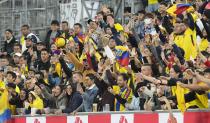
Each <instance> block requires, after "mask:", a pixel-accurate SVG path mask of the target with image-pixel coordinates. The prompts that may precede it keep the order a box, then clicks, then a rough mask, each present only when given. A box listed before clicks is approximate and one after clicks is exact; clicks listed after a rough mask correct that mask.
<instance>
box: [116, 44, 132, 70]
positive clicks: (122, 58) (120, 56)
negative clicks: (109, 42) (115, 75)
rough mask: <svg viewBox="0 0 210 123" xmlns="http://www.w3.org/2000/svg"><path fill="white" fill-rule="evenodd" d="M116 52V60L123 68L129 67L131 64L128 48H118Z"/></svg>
mask: <svg viewBox="0 0 210 123" xmlns="http://www.w3.org/2000/svg"><path fill="white" fill-rule="evenodd" d="M115 50H116V59H117V61H118V63H119V64H120V65H121V66H123V67H126V66H128V64H129V52H128V48H127V47H124V46H116V47H115Z"/></svg>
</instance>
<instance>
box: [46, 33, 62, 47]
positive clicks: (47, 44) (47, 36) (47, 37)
mask: <svg viewBox="0 0 210 123" xmlns="http://www.w3.org/2000/svg"><path fill="white" fill-rule="evenodd" d="M51 33H52V30H49V31H48V32H47V35H46V37H45V42H46V47H47V49H48V50H50V45H51V44H50V35H51ZM61 35H62V32H61V31H60V30H58V31H57V34H56V37H59V36H61Z"/></svg>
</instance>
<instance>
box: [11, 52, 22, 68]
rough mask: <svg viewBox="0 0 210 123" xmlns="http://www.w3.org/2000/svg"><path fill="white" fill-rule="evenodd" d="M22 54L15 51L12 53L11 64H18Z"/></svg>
mask: <svg viewBox="0 0 210 123" xmlns="http://www.w3.org/2000/svg"><path fill="white" fill-rule="evenodd" d="M21 56H22V54H21V53H15V54H14V55H13V64H14V65H19V61H20V57H21Z"/></svg>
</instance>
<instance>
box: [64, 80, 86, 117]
mask: <svg viewBox="0 0 210 123" xmlns="http://www.w3.org/2000/svg"><path fill="white" fill-rule="evenodd" d="M71 87H72V94H71V95H67V98H68V101H67V106H66V109H64V110H62V113H71V112H73V111H75V110H76V109H77V108H79V106H80V105H82V102H83V98H82V95H81V94H80V93H79V92H77V91H76V89H77V84H76V83H74V84H73V83H72V84H71Z"/></svg>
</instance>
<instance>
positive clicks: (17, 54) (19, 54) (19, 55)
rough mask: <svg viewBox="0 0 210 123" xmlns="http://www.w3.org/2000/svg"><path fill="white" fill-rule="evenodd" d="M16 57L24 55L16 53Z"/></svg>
mask: <svg viewBox="0 0 210 123" xmlns="http://www.w3.org/2000/svg"><path fill="white" fill-rule="evenodd" d="M14 56H18V57H21V56H22V54H21V53H15V54H14Z"/></svg>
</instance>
